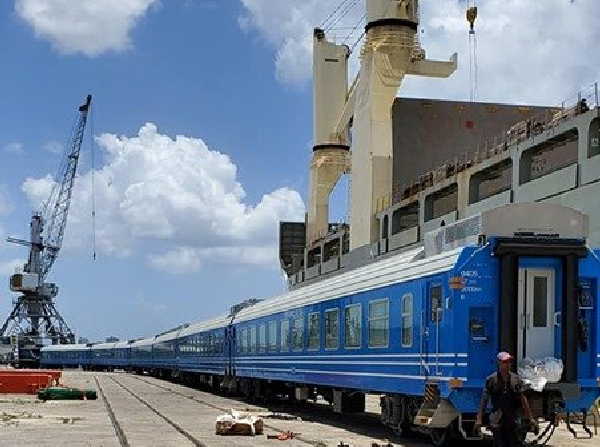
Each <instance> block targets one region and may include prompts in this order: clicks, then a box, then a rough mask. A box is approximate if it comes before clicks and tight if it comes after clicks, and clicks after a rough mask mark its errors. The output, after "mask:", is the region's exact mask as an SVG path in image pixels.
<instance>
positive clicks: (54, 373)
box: [0, 369, 62, 385]
mask: <svg viewBox="0 0 600 447" xmlns="http://www.w3.org/2000/svg"><path fill="white" fill-rule="evenodd" d="M17 373H24V374H47V375H49V376H51V377H52V384H53V385H58V384H59V383H60V377H61V376H62V371H60V370H56V369H0V377H2V376H3V375H4V374H17Z"/></svg>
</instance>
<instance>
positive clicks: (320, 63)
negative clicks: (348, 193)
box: [306, 29, 350, 244]
mask: <svg viewBox="0 0 600 447" xmlns="http://www.w3.org/2000/svg"><path fill="white" fill-rule="evenodd" d="M349 56H350V49H349V48H348V47H347V46H346V45H336V44H335V43H333V42H329V41H328V40H327V39H326V37H325V33H324V32H323V31H322V30H320V29H316V30H315V32H314V40H313V108H314V110H313V121H314V123H313V130H314V136H313V138H314V148H313V157H312V161H311V164H310V191H309V201H308V213H307V229H306V231H307V240H308V242H309V244H310V243H312V242H314V241H316V240H318V239H320V238H322V237H325V236H326V235H327V233H328V231H329V196H330V195H331V192H332V191H333V188H334V187H335V185H336V183H337V182H338V181H339V179H340V177H341V176H342V175H343V174H344V173H348V172H350V156H349V150H350V146H349V143H348V131H347V129H346V130H344V131H343V132H341V133H338V132H336V125H337V122H338V119H339V116H340V114H341V113H342V112H343V110H344V106H345V104H346V100H347V93H348V57H349Z"/></svg>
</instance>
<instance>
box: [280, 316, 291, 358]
mask: <svg viewBox="0 0 600 447" xmlns="http://www.w3.org/2000/svg"><path fill="white" fill-rule="evenodd" d="M280 329H281V337H280V340H281V341H280V343H281V352H287V351H289V350H290V320H287V319H286V320H281V327H280Z"/></svg>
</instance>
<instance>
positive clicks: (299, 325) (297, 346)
mask: <svg viewBox="0 0 600 447" xmlns="http://www.w3.org/2000/svg"><path fill="white" fill-rule="evenodd" d="M290 326H291V330H292V335H291V341H292V343H291V344H292V351H294V352H301V351H303V350H304V315H302V316H300V317H296V318H293V319H292V324H291V325H290ZM298 329H299V331H298ZM298 334H300V335H298ZM297 342H298V343H297Z"/></svg>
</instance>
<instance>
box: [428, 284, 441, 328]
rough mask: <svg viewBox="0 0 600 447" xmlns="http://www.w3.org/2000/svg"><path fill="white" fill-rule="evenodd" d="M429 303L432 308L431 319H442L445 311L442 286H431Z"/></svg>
mask: <svg viewBox="0 0 600 447" xmlns="http://www.w3.org/2000/svg"><path fill="white" fill-rule="evenodd" d="M429 304H430V310H431V321H434V322H438V321H441V319H442V311H443V299H442V286H439V285H438V286H431V287H430V289H429Z"/></svg>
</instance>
